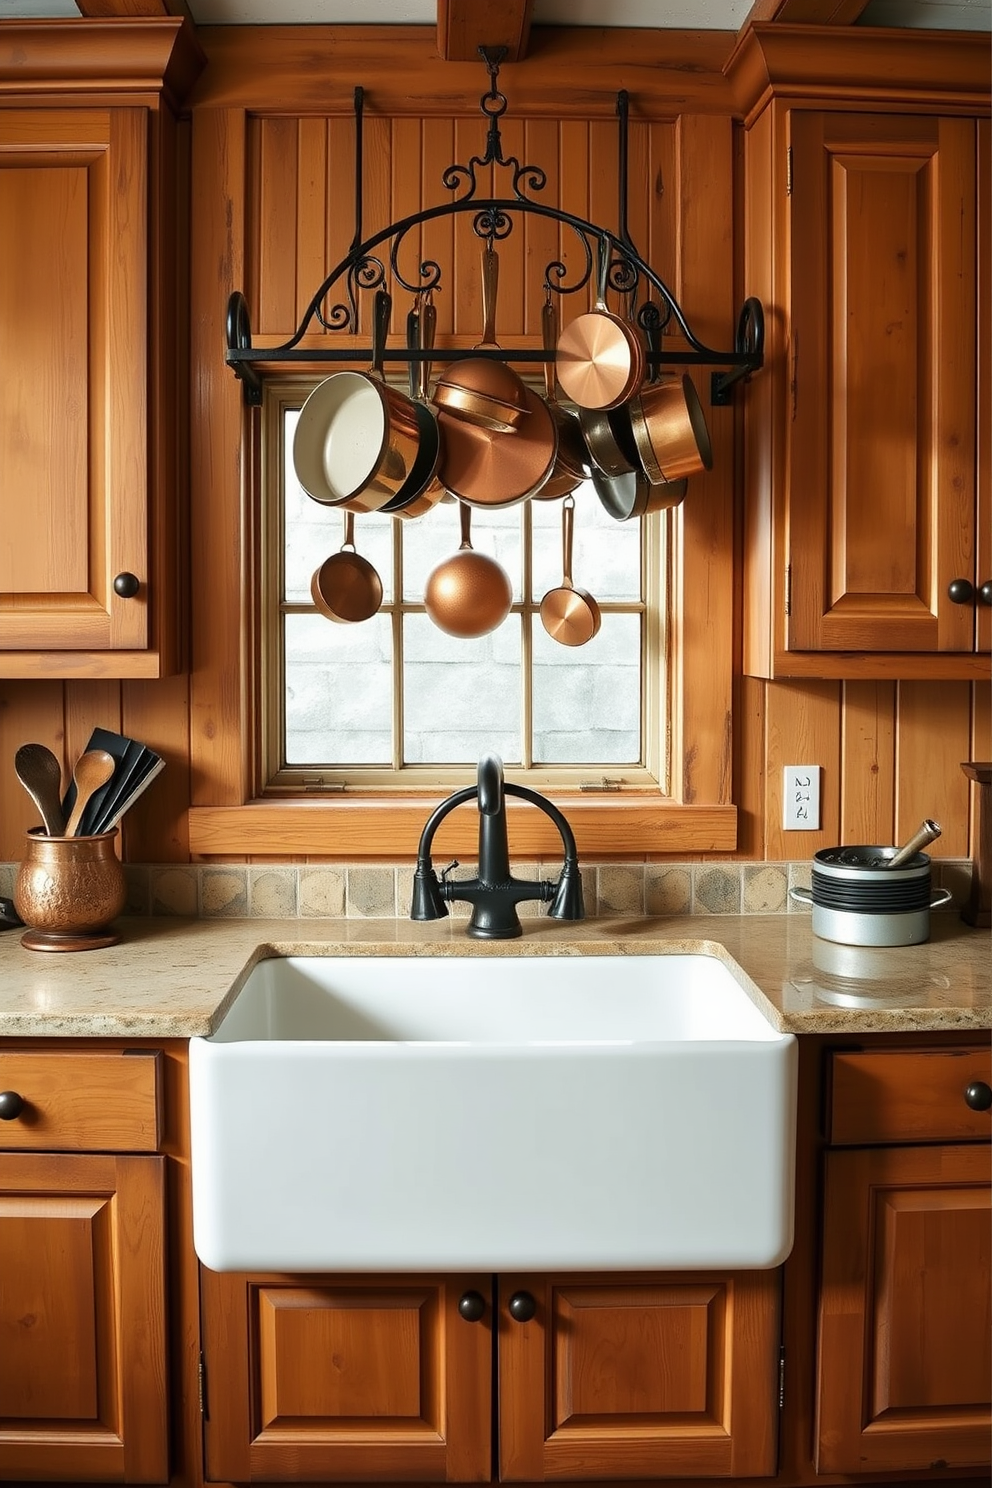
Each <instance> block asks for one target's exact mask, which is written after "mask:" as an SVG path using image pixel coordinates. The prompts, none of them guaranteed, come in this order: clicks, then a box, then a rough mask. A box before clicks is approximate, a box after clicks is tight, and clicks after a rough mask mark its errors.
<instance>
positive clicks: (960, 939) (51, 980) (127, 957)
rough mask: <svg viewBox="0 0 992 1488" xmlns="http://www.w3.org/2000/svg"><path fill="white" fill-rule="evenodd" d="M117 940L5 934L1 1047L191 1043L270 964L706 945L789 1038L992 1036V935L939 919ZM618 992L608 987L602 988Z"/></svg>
mask: <svg viewBox="0 0 992 1488" xmlns="http://www.w3.org/2000/svg"><path fill="white" fill-rule="evenodd" d="M118 925H119V928H120V929H121V931H122V932H123V939H122V940H121V943H120V944H119V945H116V946H112V947H110V948H109V949H106V950H94V951H82V952H75V953H57V954H51V953H45V952H39V951H27V950H25V949H24V948H23V947H22V946H21V944H20V939H19V933H18V932H17V931H16V930H13V931H5V932H4V933H3V934H2V935H0V1037H22V1038H23V1037H38V1036H43V1037H50V1038H59V1037H62V1038H68V1037H93V1036H97V1037H108V1038H109V1037H118V1038H119V1037H125V1038H127V1037H136V1038H188V1037H190V1036H192V1035H198V1034H208V1033H210V1032H212V1031H213V1029H214V1028H216V1026H217V1024H218V1022H219V1021H220V1018H221V1017H222V1016H223V1013H224V1012H225V1010H226V1008H227V1006H228V1005H229V1003H230V1001H231V1000H232V998H233V996H234V995H235V993H236V992H237V991H238V989H239V988H240V986H241V984H242V982H243V981H244V978H245V976H246V975H247V973H248V971H250V969H251V967H252V966H254V965H255V963H256V962H258V961H260V960H262V959H264V958H265V957H267V956H271V955H280V956H284V955H293V954H299V955H340V954H347V955H359V956H372V955H385V956H409V955H441V956H494V955H496V956H507V957H514V956H583V955H585V956H589V955H631V956H636V955H644V954H649V953H661V954H671V953H676V952H684V951H703V952H706V953H709V954H713V955H716V956H719V957H721V958H723V959H727V958H728V957H729V958H730V959H731V960H732V961H734V962H736V963H737V965H738V966H739V967H740V968H741V970H742V972H743V973H744V976H743V983H744V985H745V986H746V987H747V990H748V991H749V993H750V995H751V996H752V997H753V999H754V1001H755V1002H756V1003H757V1005H758V1006H759V1007H760V1008H761V1010H762V1012H763V1013H764V1014H765V1016H766V1017H767V1018H768V1020H769V1022H770V1023H771V1024H772V1025H773V1026H774V1027H775V1028H777V1029H778V1030H780V1031H782V1032H791V1033H828V1034H829V1033H895V1032H903V1031H918V1032H954V1031H962V1032H963V1031H966V1030H974V1029H986V1028H989V1027H992V937H990V934H989V932H988V931H987V930H972V929H970V928H969V927H968V926H966V925H964V924H963V923H962V922H961V920H959V919H958V917H957V916H956V915H950V914H947V915H939V914H937V915H934V916H933V917H932V919H931V928H932V936H931V939H930V941H929V942H928V943H927V944H925V945H918V946H904V947H898V948H891V949H885V950H868V949H858V948H855V947H851V946H839V945H834V944H833V943H831V942H828V941H822V940H819V939H818V938H816V937H815V936H814V935H813V934H812V931H811V929H810V923H809V918H808V917H807V916H802V915H765V916H762V915H746V916H739V917H738V916H730V915H728V916H719V917H707V916H699V915H696V916H691V917H684V918H664V919H661V918H650V917H644V918H628V919H624V918H616V919H592V920H587V921H585V922H584V923H582V924H578V925H562V924H559V923H558V922H556V921H554V920H548V919H542V920H528V921H526V922H525V928H524V934H523V937H522V938H521V939H519V940H514V941H503V942H496V943H494V942H484V941H483V942H480V941H475V940H469V939H468V937H467V936H466V934H465V927H464V921H459V920H445V921H441V922H435V923H433V924H425V925H415V924H413V923H411V922H410V921H408V920H355V919H338V920H303V919H285V920H259V919H250V920H249V919H240V920H234V919H232V920H207V919H199V920H181V919H168V918H154V919H137V918H135V919H129V918H125V919H122V920H120V921H119V922H118ZM605 995H608V988H607V989H606V991H605Z"/></svg>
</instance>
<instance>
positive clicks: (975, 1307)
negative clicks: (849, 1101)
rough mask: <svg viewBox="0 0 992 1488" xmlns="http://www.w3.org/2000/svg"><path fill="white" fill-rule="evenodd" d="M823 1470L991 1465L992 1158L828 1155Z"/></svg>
mask: <svg viewBox="0 0 992 1488" xmlns="http://www.w3.org/2000/svg"><path fill="white" fill-rule="evenodd" d="M825 1183H826V1189H825V1197H824V1227H825V1228H824V1241H823V1281H822V1288H821V1296H820V1316H819V1340H818V1367H817V1421H816V1467H817V1471H818V1472H824V1473H826V1472H851V1473H858V1472H873V1471H880V1472H899V1471H910V1470H912V1469H916V1468H928V1467H933V1466H934V1465H940V1466H942V1467H949V1468H952V1469H953V1468H955V1467H968V1466H972V1465H980V1464H982V1463H987V1462H988V1461H989V1440H990V1427H992V1408H990V1401H992V1362H990V1349H992V1344H990V1339H992V1306H990V1297H992V1289H990V1268H992V1225H990V1184H989V1148H988V1147H987V1146H985V1145H977V1144H976V1145H974V1146H967V1147H966V1146H947V1147H939V1146H934V1147H871V1148H855V1149H852V1150H849V1151H844V1152H830V1153H828V1154H827V1158H826V1178H825Z"/></svg>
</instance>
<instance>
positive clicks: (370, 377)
mask: <svg viewBox="0 0 992 1488" xmlns="http://www.w3.org/2000/svg"><path fill="white" fill-rule="evenodd" d="M390 309H391V300H390V296H389V295H388V294H387V293H386V291H385V290H382V289H380V290H378V291H377V293H376V296H375V303H374V308H373V317H372V366H371V368H370V370H369V371H368V372H335V373H334V374H333V375H332V376H331V377H327V378H325V379H324V381H323V382H321V383H319V384H318V385H317V387H315V388H314V390H313V392H312V393H311V394H310V396H309V397H308V398H307V400H306V402H305V403H304V405H303V407H302V408H301V410H300V417H299V420H298V421H297V425H296V433H295V435H294V437H293V464H294V466H295V468H296V474H297V477H298V479H299V482H300V485H301V486H302V487H303V489H304V491H306V493H307V495H308V496H310V497H311V498H312V499H313V500H314V501H319V502H321V503H322V504H323V505H324V506H343V505H344V504H345V502H349V503H352V509H353V510H356V511H379V510H380V509H381V508H382V507H383V506H385V504H386V503H387V501H390V500H391V499H392V498H393V497H394V496H396V495H397V494H398V492H399V491H400V490H401V488H402V486H403V483H404V481H405V480H406V479H407V477H408V476H409V474H410V471H411V470H412V469H413V465H414V462H415V460H416V458H417V454H418V452H419V449H420V424H419V422H418V417H417V411H416V407H415V405H414V404H413V403H412V402H411V400H410V399H409V398H408V397H406V395H405V394H403V393H401V392H400V391H399V390H398V389H397V388H392V387H389V386H388V385H387V383H386V381H385V379H384V378H383V375H382V352H383V348H384V346H385V342H386V331H387V329H388V326H389V315H390Z"/></svg>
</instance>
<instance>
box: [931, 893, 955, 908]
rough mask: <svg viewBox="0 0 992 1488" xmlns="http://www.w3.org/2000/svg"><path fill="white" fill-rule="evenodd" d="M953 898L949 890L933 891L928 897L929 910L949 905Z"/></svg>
mask: <svg viewBox="0 0 992 1488" xmlns="http://www.w3.org/2000/svg"><path fill="white" fill-rule="evenodd" d="M953 897H954V896H953V894H952V893H951V891H950V889H934V891H933V893H932V894H931V895H930V908H931V909H940V908H941V906H942V905H944V904H950V902H951V900H952V899H953Z"/></svg>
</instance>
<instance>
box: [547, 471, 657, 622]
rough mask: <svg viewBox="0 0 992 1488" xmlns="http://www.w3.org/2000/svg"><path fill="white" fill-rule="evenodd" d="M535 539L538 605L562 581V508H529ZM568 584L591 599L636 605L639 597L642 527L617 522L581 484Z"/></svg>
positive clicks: (555, 503) (588, 485)
mask: <svg viewBox="0 0 992 1488" xmlns="http://www.w3.org/2000/svg"><path fill="white" fill-rule="evenodd" d="M531 513H532V517H531V520H532V522H533V533H534V557H533V570H532V572H533V584H532V593H533V596H534V599H535V600H537V601H538V602H540V600H541V598H542V596H543V595H545V594H547V592H548V590H549V589H554V588H555V587H556V586H557V585H558V584H560V583H561V580H562V541H561V531H562V503H561V502H560V501H534V502H532V503H531ZM572 581H573V583H574V584H575V586H576V588H578V589H586V590H588V592H589V593H590V594H592V595H593V596H594V597H595V598H596V599H598V600H601V601H610V602H613V603H616V602H619V601H623V600H628V601H629V600H637V599H639V598H640V593H641V524H640V522H618V521H617V520H616V519H615V518H614V517H611V516H610V515H609V513H608V512H607V511H606V510H605V508H604V507H603V505H602V503H601V501H600V500H599V497H598V496H597V495H596V488H595V486H593V484H592V482H591V481H585V482H583V484H582V485H581V486H579V488H578V490H577V491H576V492H575V517H574V521H573V536H572Z"/></svg>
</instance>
